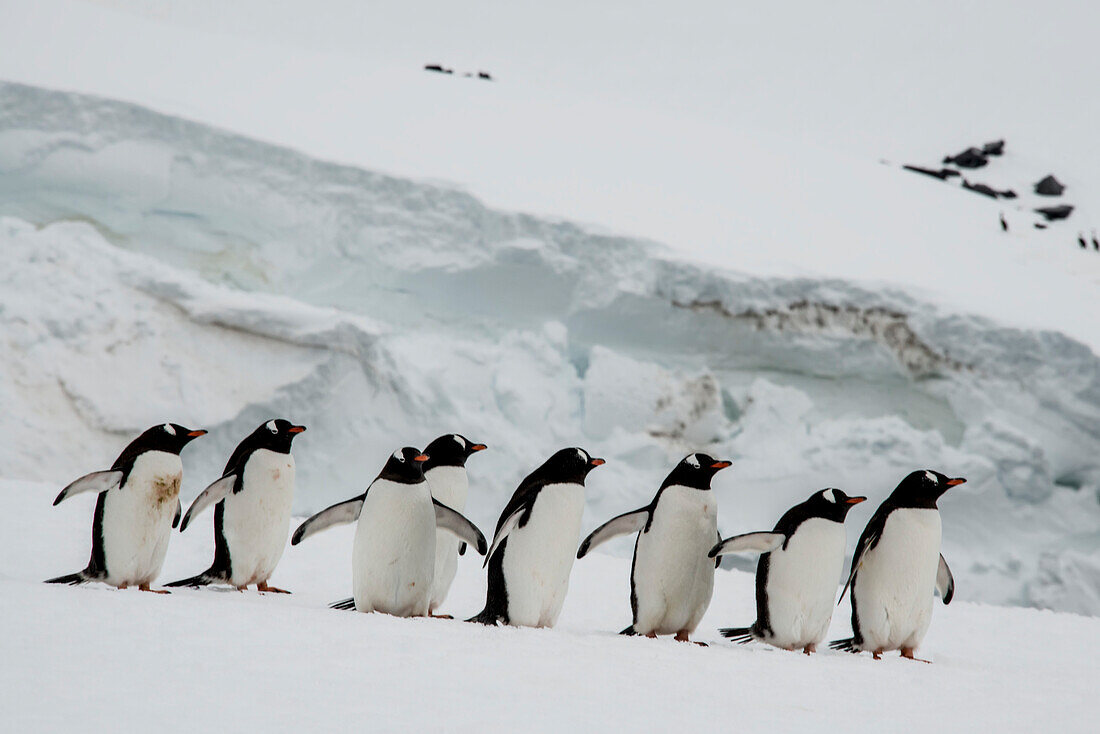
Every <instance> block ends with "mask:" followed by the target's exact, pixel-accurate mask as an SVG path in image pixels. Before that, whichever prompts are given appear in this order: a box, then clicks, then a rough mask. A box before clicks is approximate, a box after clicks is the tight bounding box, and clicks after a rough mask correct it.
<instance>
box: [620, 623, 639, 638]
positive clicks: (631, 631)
mask: <svg viewBox="0 0 1100 734" xmlns="http://www.w3.org/2000/svg"><path fill="white" fill-rule="evenodd" d="M619 634H620V635H626V636H627V637H633V636H634V635H636V634H638V633H637V632H635V631H634V625H630V626H629V627H627V628H626V629H624V630H623V631H622V632H620V633H619Z"/></svg>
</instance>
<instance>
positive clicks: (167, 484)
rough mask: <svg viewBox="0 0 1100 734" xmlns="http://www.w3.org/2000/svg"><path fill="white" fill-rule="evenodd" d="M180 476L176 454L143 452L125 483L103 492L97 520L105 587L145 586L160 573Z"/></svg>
mask: <svg viewBox="0 0 1100 734" xmlns="http://www.w3.org/2000/svg"><path fill="white" fill-rule="evenodd" d="M182 477H183V464H182V462H181V461H180V457H179V455H178V454H171V453H168V452H166V451H146V452H145V453H143V454H141V455H140V456H138V458H137V460H136V461H134V466H133V469H131V470H130V474H129V476H128V477H127V478H126V483H125V484H124V485H122V486H120V487H116V488H114V489H111V490H108V492H107V495H106V497H105V498H104V501H103V502H104V503H103V521H102V523H103V524H102V532H103V555H104V561H105V563H106V566H107V578H106V582H107V583H109V584H113V585H115V586H122V585H124V584H126V585H129V584H149V583H152V582H153V581H154V580H155V579H156V577H157V575H159V574H160V567H161V565H162V564H163V563H164V556H165V554H166V553H167V552H168V538H169V537H170V536H171V534H172V519H173V518H174V517H175V515H176V507H177V504H178V502H179V494H180V480H181V478H182Z"/></svg>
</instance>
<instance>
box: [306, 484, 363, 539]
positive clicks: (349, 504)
mask: <svg viewBox="0 0 1100 734" xmlns="http://www.w3.org/2000/svg"><path fill="white" fill-rule="evenodd" d="M366 497H367V495H366V494H365V493H364V494H361V495H359V496H358V497H355V498H353V499H350V500H346V501H344V502H337V503H336V504H335V505H332V506H331V507H326V508H325V509H323V510H321V511H320V512H318V513H317V514H316V515H314V516H313V517H311V518H309V519H308V520H306V521H305V522H304V523H302V524H301V525H299V526H298V529H297V530H295V531H294V535H292V536H290V544H291V545H298V544H299V543H301V542H302V541H303V540H305V539H306V538H308V537H309V536H311V535H313V534H314V533H319V532H321V531H322V530H326V529H328V528H330V527H332V526H333V525H344V524H346V523H349V522H355V521H356V520H358V519H359V512H360V511H361V510H362V509H363V500H364V499H366Z"/></svg>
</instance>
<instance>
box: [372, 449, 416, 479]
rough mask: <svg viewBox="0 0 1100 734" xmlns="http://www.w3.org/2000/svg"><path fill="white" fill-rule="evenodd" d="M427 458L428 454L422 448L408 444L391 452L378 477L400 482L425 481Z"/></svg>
mask: <svg viewBox="0 0 1100 734" xmlns="http://www.w3.org/2000/svg"><path fill="white" fill-rule="evenodd" d="M427 460H428V455H427V454H423V453H421V452H420V449H414V448H413V447H412V446H406V447H405V448H403V449H398V450H397V451H394V452H393V453H392V454H390V458H389V459H387V460H386V465H385V466H384V467H382V473H381V474H379V475H378V478H379V479H388V480H389V481H391V482H397V483H398V484H419V483H420V482H423V481H424V462H426V461H427Z"/></svg>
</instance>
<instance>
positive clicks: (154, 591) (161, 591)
mask: <svg viewBox="0 0 1100 734" xmlns="http://www.w3.org/2000/svg"><path fill="white" fill-rule="evenodd" d="M138 589H140V590H141V591H148V592H149V593H151V594H171V593H172V592H171V591H169V590H168V589H150V588H149V584H140V585H139V586H138Z"/></svg>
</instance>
